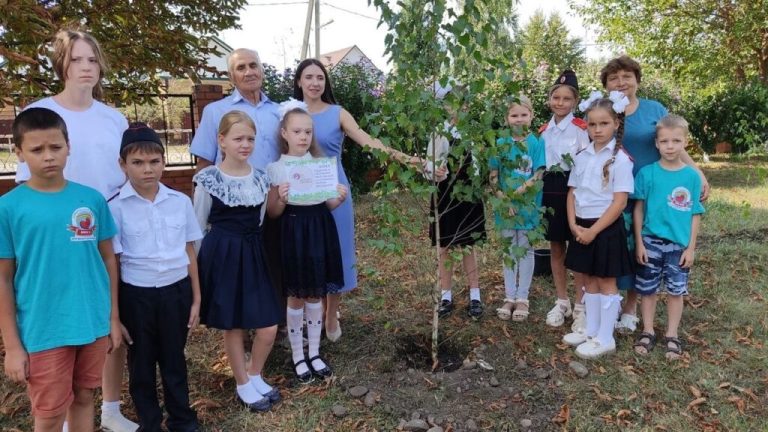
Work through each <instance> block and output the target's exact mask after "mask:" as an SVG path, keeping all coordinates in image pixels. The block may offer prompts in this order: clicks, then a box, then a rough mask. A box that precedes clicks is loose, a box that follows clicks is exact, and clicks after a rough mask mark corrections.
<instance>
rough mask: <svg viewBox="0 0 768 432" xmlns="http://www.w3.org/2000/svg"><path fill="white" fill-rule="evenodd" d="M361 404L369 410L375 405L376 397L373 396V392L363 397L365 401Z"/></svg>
mask: <svg viewBox="0 0 768 432" xmlns="http://www.w3.org/2000/svg"><path fill="white" fill-rule="evenodd" d="M363 403H364V404H365V406H367V407H368V408H371V407H372V406H374V405H376V395H375V394H373V392H368V394H366V395H365V400H364V401H363Z"/></svg>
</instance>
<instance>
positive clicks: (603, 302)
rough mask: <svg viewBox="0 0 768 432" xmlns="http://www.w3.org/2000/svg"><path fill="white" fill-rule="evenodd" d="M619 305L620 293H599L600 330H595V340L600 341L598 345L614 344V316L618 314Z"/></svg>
mask: <svg viewBox="0 0 768 432" xmlns="http://www.w3.org/2000/svg"><path fill="white" fill-rule="evenodd" d="M620 307H621V296H620V295H618V294H609V295H605V294H601V295H600V330H598V332H597V340H599V341H600V345H604V346H615V345H616V341H615V340H614V339H613V328H614V326H615V325H616V316H617V315H618V314H619V308H620ZM587 317H589V315H587Z"/></svg>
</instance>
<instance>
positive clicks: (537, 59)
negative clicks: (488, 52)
mask: <svg viewBox="0 0 768 432" xmlns="http://www.w3.org/2000/svg"><path fill="white" fill-rule="evenodd" d="M519 39H520V44H521V45H522V47H523V53H522V57H523V60H525V62H526V63H527V65H528V66H529V67H531V68H536V67H539V66H541V65H546V70H547V81H550V80H551V79H552V78H555V77H557V75H559V74H560V72H562V71H563V70H565V69H567V68H569V69H578V68H579V67H581V66H582V65H583V64H584V63H585V61H586V60H585V58H586V57H585V55H584V48H583V47H582V46H581V39H579V38H577V37H570V36H569V33H568V27H566V25H565V21H563V19H562V17H560V15H559V14H558V13H553V14H552V15H550V16H549V17H547V16H546V15H545V14H544V12H543V11H541V9H539V10H537V11H536V13H534V14H533V16H532V17H531V19H530V21H528V23H527V24H526V25H525V26H524V27H523V29H522V32H521V34H520V36H519Z"/></svg>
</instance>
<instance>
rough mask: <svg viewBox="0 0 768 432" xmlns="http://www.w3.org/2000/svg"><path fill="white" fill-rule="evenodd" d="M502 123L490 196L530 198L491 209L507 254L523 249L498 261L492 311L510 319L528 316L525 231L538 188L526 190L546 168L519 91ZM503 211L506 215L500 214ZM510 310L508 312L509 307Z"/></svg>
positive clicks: (529, 258)
mask: <svg viewBox="0 0 768 432" xmlns="http://www.w3.org/2000/svg"><path fill="white" fill-rule="evenodd" d="M506 120H507V125H508V126H509V127H510V130H511V133H512V136H511V137H508V138H500V139H499V140H498V141H497V143H496V144H497V146H498V147H499V148H500V154H499V156H498V157H495V158H491V160H490V161H489V165H490V168H491V175H490V177H491V178H490V181H491V184H493V185H495V186H497V187H498V190H497V191H496V196H497V197H498V198H501V199H502V200H503V199H505V198H506V197H508V196H509V195H510V194H511V193H515V194H518V195H521V196H523V199H526V198H530V202H527V203H524V204H521V205H510V206H509V207H507V208H503V209H501V211H499V210H498V209H497V211H496V227H497V228H498V229H499V230H501V235H502V236H503V237H505V238H507V239H509V241H510V243H511V244H510V255H512V254H511V252H512V251H513V250H514V249H515V248H522V249H524V250H525V254H524V255H523V256H522V257H520V258H518V259H516V260H515V262H514V266H511V267H510V266H509V265H508V263H507V261H509V258H510V257H505V263H504V291H505V300H504V305H503V306H502V307H500V308H498V309H496V315H497V316H498V317H499V318H500V319H502V320H508V319H510V318H512V319H513V320H514V321H524V320H525V319H527V318H528V309H529V307H528V294H529V292H530V287H531V281H532V279H533V266H534V258H533V247H532V246H531V244H530V242H529V241H528V232H529V231H530V230H533V229H535V228H536V227H537V226H538V225H539V224H540V223H541V215H540V213H539V207H541V197H542V192H541V188H539V190H538V191H537V192H536V193H535V195H531V193H530V192H528V189H530V188H531V187H533V186H534V185H535V184H536V182H537V181H538V180H539V179H540V178H541V175H542V173H543V171H544V168H545V167H546V156H545V153H544V143H543V142H542V141H540V140H539V139H538V138H537V137H536V136H534V135H533V134H530V133H527V132H526V131H527V130H528V129H529V128H530V126H531V121H532V120H533V108H532V106H531V103H530V100H529V99H528V98H526V97H525V96H520V97H519V98H516V99H514V100H513V101H512V102H510V103H509V105H508V110H507V118H506ZM504 212H506V213H507V214H506V215H505V214H503V213H504ZM513 309H514V311H513Z"/></svg>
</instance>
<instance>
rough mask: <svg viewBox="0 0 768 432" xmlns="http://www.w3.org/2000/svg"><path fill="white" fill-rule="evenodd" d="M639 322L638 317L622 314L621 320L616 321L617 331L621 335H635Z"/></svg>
mask: <svg viewBox="0 0 768 432" xmlns="http://www.w3.org/2000/svg"><path fill="white" fill-rule="evenodd" d="M639 322H640V319H639V318H637V317H636V316H634V315H630V314H625V313H623V314H621V319H619V320H618V321H616V331H617V332H619V333H621V334H629V333H634V332H635V330H637V323H639Z"/></svg>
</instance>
